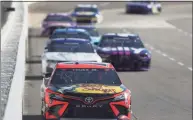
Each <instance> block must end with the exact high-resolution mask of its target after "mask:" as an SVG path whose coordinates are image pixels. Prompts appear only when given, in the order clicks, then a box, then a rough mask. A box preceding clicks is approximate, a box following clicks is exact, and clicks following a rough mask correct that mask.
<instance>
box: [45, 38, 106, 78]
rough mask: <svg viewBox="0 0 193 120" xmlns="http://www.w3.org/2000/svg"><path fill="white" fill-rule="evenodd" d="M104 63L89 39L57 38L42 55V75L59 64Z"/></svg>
mask: <svg viewBox="0 0 193 120" xmlns="http://www.w3.org/2000/svg"><path fill="white" fill-rule="evenodd" d="M62 61H63V62H69V61H90V62H91V61H92V62H102V59H101V57H100V56H99V55H98V54H97V53H96V51H95V50H94V48H93V47H92V45H91V43H90V41H89V40H87V39H79V38H56V39H53V40H51V41H49V42H48V44H47V46H46V47H45V51H44V53H43V54H42V75H45V74H46V73H48V72H49V71H52V70H53V68H54V67H55V65H56V63H57V62H62Z"/></svg>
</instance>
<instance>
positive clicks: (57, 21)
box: [41, 13, 76, 36]
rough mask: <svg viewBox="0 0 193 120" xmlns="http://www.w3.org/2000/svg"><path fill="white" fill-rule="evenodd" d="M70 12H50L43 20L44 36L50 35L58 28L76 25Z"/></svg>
mask: <svg viewBox="0 0 193 120" xmlns="http://www.w3.org/2000/svg"><path fill="white" fill-rule="evenodd" d="M75 25H76V22H74V21H73V20H72V18H71V15H70V14H67V13H50V14H48V15H47V16H46V18H45V19H44V20H43V22H42V28H43V31H42V33H41V35H42V36H49V35H51V34H52V32H53V31H54V30H55V29H57V28H66V27H70V26H75Z"/></svg>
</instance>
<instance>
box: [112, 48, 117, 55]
mask: <svg viewBox="0 0 193 120" xmlns="http://www.w3.org/2000/svg"><path fill="white" fill-rule="evenodd" d="M111 51H112V54H114V55H116V54H117V52H118V50H117V48H116V47H114V48H111Z"/></svg>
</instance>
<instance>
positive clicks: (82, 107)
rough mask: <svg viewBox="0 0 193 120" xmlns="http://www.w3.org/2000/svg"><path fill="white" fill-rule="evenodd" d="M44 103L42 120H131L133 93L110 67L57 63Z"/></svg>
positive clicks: (49, 76)
mask: <svg viewBox="0 0 193 120" xmlns="http://www.w3.org/2000/svg"><path fill="white" fill-rule="evenodd" d="M41 100H42V107H41V111H42V112H41V113H42V117H43V120H96V119H97V120H131V113H132V110H131V91H130V90H129V89H127V88H126V86H124V85H123V84H122V82H121V80H120V78H119V76H118V74H117V73H116V70H115V69H114V67H113V66H112V65H111V64H110V63H96V62H61V63H57V64H56V66H55V68H54V70H53V72H52V73H49V74H46V77H45V78H44V79H43V82H42V85H41Z"/></svg>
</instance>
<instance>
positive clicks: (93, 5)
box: [76, 4, 97, 8]
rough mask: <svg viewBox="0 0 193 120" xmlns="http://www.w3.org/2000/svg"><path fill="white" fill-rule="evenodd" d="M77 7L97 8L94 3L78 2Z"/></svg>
mask: <svg viewBox="0 0 193 120" xmlns="http://www.w3.org/2000/svg"><path fill="white" fill-rule="evenodd" d="M76 7H77V8H97V5H96V4H78V5H77V6H76Z"/></svg>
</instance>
